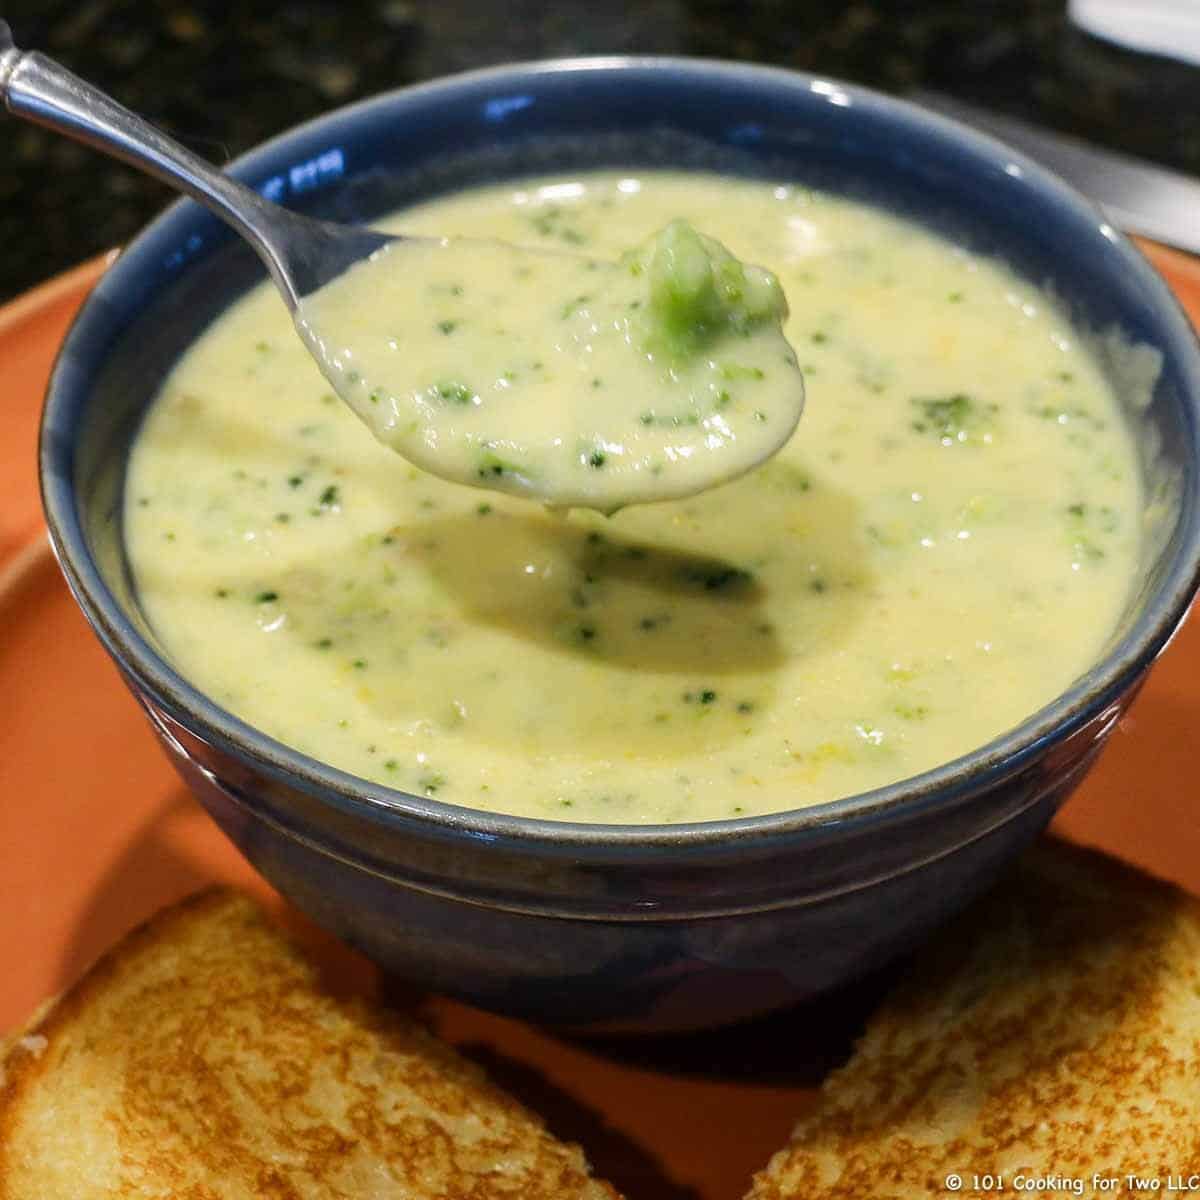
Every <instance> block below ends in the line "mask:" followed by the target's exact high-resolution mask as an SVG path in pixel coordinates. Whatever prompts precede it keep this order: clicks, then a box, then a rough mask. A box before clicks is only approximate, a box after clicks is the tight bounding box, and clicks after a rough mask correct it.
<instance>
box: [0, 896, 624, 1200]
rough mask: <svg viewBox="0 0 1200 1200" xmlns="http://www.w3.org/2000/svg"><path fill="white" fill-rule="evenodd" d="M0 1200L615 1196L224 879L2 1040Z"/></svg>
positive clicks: (578, 1157) (518, 1110) (576, 1158)
mask: <svg viewBox="0 0 1200 1200" xmlns="http://www.w3.org/2000/svg"><path fill="white" fill-rule="evenodd" d="M2 1070H3V1075H2V1076H0V1200H93V1198H99V1197H104V1198H105V1200H112V1198H115V1197H121V1198H122V1200H126V1198H128V1200H135V1198H137V1200H141V1198H146V1200H149V1198H150V1197H154V1198H155V1200H164V1198H166V1197H170V1198H171V1200H250V1198H254V1200H317V1198H320V1200H334V1198H341V1197H345V1198H347V1200H349V1198H351V1197H354V1198H356V1200H357V1198H359V1197H371V1200H392V1198H396V1200H399V1198H400V1197H403V1198H404V1200H421V1198H424V1197H429V1198H430V1200H434V1198H435V1197H436V1198H438V1200H446V1198H451V1197H452V1198H453V1200H485V1198H486V1200H492V1198H497V1197H511V1198H512V1200H518V1198H519V1200H552V1198H553V1200H560V1198H565V1197H571V1198H578V1200H613V1198H614V1197H616V1193H615V1192H614V1191H613V1190H612V1188H611V1187H609V1186H608V1185H607V1184H605V1183H602V1182H599V1181H596V1180H594V1179H592V1178H591V1176H590V1174H589V1171H588V1167H587V1164H586V1163H585V1161H584V1159H583V1156H582V1154H581V1153H580V1151H579V1149H578V1148H577V1147H574V1146H569V1145H566V1144H564V1143H562V1142H559V1141H557V1140H556V1139H555V1138H553V1137H552V1136H551V1135H550V1134H549V1133H547V1131H546V1130H545V1128H544V1127H543V1125H542V1123H541V1122H540V1121H539V1120H538V1119H537V1118H536V1117H535V1116H533V1115H532V1114H530V1113H529V1112H527V1111H526V1110H525V1109H523V1108H522V1107H521V1106H520V1105H518V1104H517V1103H516V1102H515V1101H514V1100H512V1099H511V1098H509V1097H507V1096H506V1095H505V1094H504V1093H502V1092H500V1091H499V1090H498V1089H496V1088H495V1087H493V1086H492V1085H491V1084H489V1083H488V1082H487V1080H486V1079H485V1078H484V1076H483V1074H482V1072H480V1071H479V1070H478V1069H477V1068H476V1067H474V1066H473V1065H471V1064H469V1063H467V1062H466V1061H464V1060H463V1059H462V1058H460V1057H459V1056H458V1055H457V1054H456V1053H455V1052H454V1051H453V1050H451V1049H450V1048H449V1047H448V1046H445V1045H443V1044H442V1043H440V1042H439V1041H437V1040H436V1039H435V1038H433V1037H432V1036H431V1035H430V1034H429V1033H427V1032H426V1031H425V1030H424V1029H422V1028H421V1027H419V1026H418V1025H416V1024H414V1023H412V1022H410V1021H408V1020H406V1019H403V1018H401V1017H400V1016H398V1015H396V1014H394V1013H392V1012H388V1011H385V1010H383V1009H381V1008H378V1007H375V1006H371V1005H369V1004H367V1003H366V1002H364V1001H362V1000H357V999H356V1000H347V999H344V998H339V997H336V996H334V995H332V994H330V993H329V992H328V991H327V990H325V989H323V988H322V986H321V984H320V981H319V978H318V975H317V972H316V969H315V968H314V967H313V966H312V965H311V964H310V963H309V962H308V961H307V960H306V959H305V958H304V957H303V956H302V955H301V954H300V953H299V952H298V951H297V950H295V949H294V948H293V947H292V946H291V944H290V943H289V942H288V941H287V940H286V939H285V938H284V937H282V936H281V935H280V934H279V933H278V932H277V931H276V930H275V929H274V928H273V927H272V926H271V925H270V924H269V923H268V922H267V921H266V920H265V918H264V917H263V915H262V913H261V912H260V910H259V909H258V907H257V906H256V905H255V904H253V903H252V902H251V901H250V900H248V899H246V898H244V897H242V896H240V895H237V894H236V893H233V892H229V891H224V890H216V891H210V892H205V893H201V894H200V895H199V896H196V897H193V898H192V899H190V900H187V901H184V902H183V903H182V904H180V905H177V906H176V907H174V908H171V909H168V910H166V911H165V912H163V913H161V914H159V915H158V916H157V917H155V918H154V919H153V920H151V921H150V922H148V923H147V924H146V925H144V926H142V927H141V928H140V929H138V930H136V931H135V932H134V933H132V934H131V935H130V936H129V937H127V938H126V939H125V940H124V941H122V942H121V943H120V944H119V945H118V946H117V947H116V948H115V949H114V950H113V951H111V952H110V953H109V954H108V956H107V957H106V958H104V959H102V960H101V962H100V963H99V964H97V966H96V967H95V968H94V969H93V970H92V971H91V972H90V973H89V974H88V975H87V976H85V978H84V979H83V980H82V981H81V982H80V983H79V984H78V985H77V986H76V987H75V988H73V989H72V990H71V991H70V992H68V993H67V994H66V995H65V996H64V997H63V998H62V999H61V1000H60V1001H58V1002H57V1003H55V1004H53V1005H52V1006H51V1007H50V1008H49V1009H48V1010H46V1011H44V1012H43V1014H42V1015H41V1016H40V1017H37V1018H35V1020H34V1022H33V1023H32V1024H31V1025H30V1026H28V1027H27V1028H26V1029H25V1030H24V1031H23V1032H22V1033H21V1034H19V1035H17V1036H15V1037H14V1038H12V1039H10V1041H9V1043H8V1045H7V1048H6V1053H5V1055H4V1058H3V1067H2Z"/></svg>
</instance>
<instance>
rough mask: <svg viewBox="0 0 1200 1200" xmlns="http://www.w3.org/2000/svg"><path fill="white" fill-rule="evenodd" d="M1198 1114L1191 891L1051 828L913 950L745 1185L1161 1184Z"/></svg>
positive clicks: (755, 1198) (819, 1190)
mask: <svg viewBox="0 0 1200 1200" xmlns="http://www.w3.org/2000/svg"><path fill="white" fill-rule="evenodd" d="M1198 1118H1200V904H1198V903H1197V902H1196V901H1195V900H1193V899H1191V898H1190V897H1188V896H1186V895H1184V893H1182V892H1180V891H1178V890H1177V889H1175V888H1172V887H1170V886H1168V885H1166V884H1163V883H1160V882H1158V881H1156V880H1153V879H1151V878H1149V877H1148V876H1145V875H1143V874H1140V873H1139V872H1137V871H1134V870H1132V869H1130V868H1129V867H1126V866H1123V865H1121V864H1119V863H1117V862H1116V861H1114V860H1113V859H1110V858H1108V857H1106V856H1104V855H1101V854H1098V853H1095V852H1091V851H1085V850H1080V849H1077V848H1074V847H1070V846H1067V845H1065V844H1064V843H1061V842H1055V841H1053V840H1047V841H1046V842H1043V843H1042V844H1040V845H1039V846H1037V847H1035V849H1034V850H1033V851H1032V852H1031V853H1030V854H1029V855H1028V856H1027V857H1026V858H1025V859H1024V860H1023V861H1022V863H1021V864H1020V865H1019V866H1018V867H1017V869H1016V870H1015V871H1013V872H1012V873H1011V875H1009V876H1008V877H1007V878H1006V879H1005V880H1004V882H1003V883H1002V884H1001V885H1000V886H999V887H998V888H997V889H996V890H995V891H994V892H992V893H991V894H990V895H989V896H987V897H985V898H984V899H983V900H982V901H981V902H980V903H979V904H977V905H976V906H975V907H974V908H973V909H971V910H970V911H969V912H968V913H966V914H965V915H964V916H963V917H962V918H961V919H959V920H958V921H957V922H956V923H955V924H953V925H952V926H951V928H950V929H949V930H948V931H947V932H946V933H945V935H944V936H941V937H940V938H939V939H938V940H937V942H936V943H935V944H934V945H933V946H932V947H930V948H929V950H928V951H926V952H924V953H923V954H922V955H919V956H918V958H917V959H916V961H915V962H914V963H913V965H912V967H911V969H910V971H909V972H908V973H907V974H906V977H905V981H904V982H903V983H902V984H901V985H900V987H899V989H898V991H897V992H896V993H895V994H894V995H893V996H892V997H891V998H889V999H888V1000H887V1001H886V1002H885V1004H884V1005H883V1007H882V1008H881V1010H880V1011H879V1012H878V1013H877V1014H876V1015H875V1016H874V1017H873V1018H872V1020H871V1021H870V1022H869V1024H868V1026H867V1029H866V1032H865V1034H864V1036H863V1038H862V1040H861V1041H860V1043H859V1044H858V1046H857V1048H856V1050H855V1052H854V1054H853V1056H852V1057H851V1059H850V1061H849V1062H848V1063H847V1064H846V1065H845V1066H844V1067H842V1068H841V1069H840V1070H838V1071H837V1072H835V1073H834V1074H833V1075H831V1076H830V1077H829V1079H828V1080H827V1082H826V1084H825V1086H824V1088H823V1089H822V1093H821V1097H820V1100H819V1103H818V1105H817V1106H816V1108H815V1109H814V1111H813V1112H812V1113H811V1114H810V1115H808V1116H806V1117H804V1118H803V1119H802V1120H801V1121H800V1124H799V1126H798V1127H797V1128H796V1130H795V1132H794V1134H793V1137H792V1141H791V1144H790V1145H789V1146H788V1147H787V1148H786V1149H784V1150H782V1151H781V1152H780V1153H779V1154H777V1155H776V1156H775V1157H774V1158H773V1159H772V1160H771V1162H770V1165H769V1166H768V1167H767V1169H766V1170H765V1171H763V1172H761V1173H760V1174H759V1175H758V1176H757V1177H756V1178H755V1181H754V1185H753V1187H752V1188H751V1190H750V1192H749V1197H748V1200H835V1198H836V1200H899V1198H901V1197H904V1198H907V1197H925V1196H940V1197H943V1198H944V1197H945V1196H947V1195H949V1194H951V1191H952V1188H951V1189H948V1188H947V1184H946V1180H947V1177H948V1176H951V1175H954V1174H957V1175H958V1176H959V1177H960V1178H961V1181H962V1189H963V1190H962V1194H963V1195H970V1194H975V1193H974V1183H973V1176H975V1175H984V1174H993V1175H1003V1176H1004V1177H1005V1181H1006V1182H1005V1185H1004V1186H1005V1188H1006V1190H1008V1191H1013V1190H1015V1188H1016V1187H1018V1186H1019V1187H1022V1188H1023V1189H1024V1190H1023V1194H1024V1195H1026V1196H1038V1195H1055V1196H1060V1195H1062V1194H1063V1187H1062V1185H1061V1183H1056V1182H1055V1181H1061V1180H1063V1179H1067V1180H1082V1181H1083V1185H1082V1186H1083V1187H1084V1189H1085V1191H1084V1194H1091V1193H1092V1182H1091V1181H1092V1175H1093V1173H1095V1174H1099V1175H1103V1176H1106V1177H1108V1178H1117V1179H1118V1180H1119V1181H1120V1187H1121V1190H1120V1191H1109V1192H1108V1194H1110V1195H1113V1194H1120V1195H1124V1194H1127V1191H1126V1179H1125V1177H1126V1175H1128V1174H1135V1175H1139V1176H1142V1177H1152V1178H1157V1179H1158V1180H1159V1181H1160V1186H1162V1187H1163V1190H1164V1191H1165V1190H1166V1180H1167V1176H1168V1175H1169V1174H1175V1175H1179V1174H1182V1175H1183V1176H1185V1177H1186V1176H1188V1175H1192V1174H1195V1173H1196V1172H1197V1171H1200V1119H1198ZM1018 1175H1020V1176H1022V1182H1021V1184H1019V1185H1018V1184H1016V1180H1015V1177H1016V1176H1018ZM1038 1179H1041V1180H1047V1179H1048V1180H1049V1182H1048V1183H1046V1184H1045V1185H1044V1186H1042V1187H1040V1188H1039V1187H1037V1186H1036V1185H1034V1186H1030V1185H1031V1181H1036V1180H1038Z"/></svg>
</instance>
